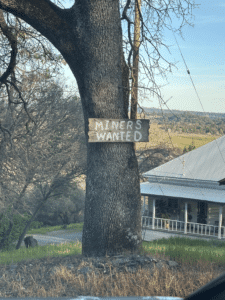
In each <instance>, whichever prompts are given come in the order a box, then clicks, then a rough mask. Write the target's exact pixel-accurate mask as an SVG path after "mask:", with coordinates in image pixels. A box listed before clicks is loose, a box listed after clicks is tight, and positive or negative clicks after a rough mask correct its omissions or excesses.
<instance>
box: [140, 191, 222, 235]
mask: <svg viewBox="0 0 225 300" xmlns="http://www.w3.org/2000/svg"><path fill="white" fill-rule="evenodd" d="M143 197H144V205H143V211H142V227H143V229H145V228H146V229H151V230H158V231H169V232H171V233H182V234H187V235H193V236H196V237H197V236H199V237H207V238H218V239H225V226H224V225H225V224H224V219H223V206H222V205H219V204H217V205H216V204H214V203H213V204H210V205H208V206H207V205H202V202H204V201H191V200H183V199H182V200H180V201H176V205H174V206H173V209H172V210H173V212H174V213H173V214H171V216H170V217H169V218H168V217H167V218H166V217H165V215H164V217H163V218H162V217H161V216H160V215H159V214H158V215H156V201H157V197H155V198H153V197H151V196H143ZM146 198H147V199H146ZM164 199H167V201H169V200H172V199H168V197H167V198H166V197H165V198H164ZM146 200H147V201H146ZM158 200H159V198H158ZM146 202H148V203H146ZM172 202H173V201H172ZM173 203H174V202H173ZM146 204H147V205H146ZM203 204H204V203H203ZM181 208H184V210H182V209H181ZM202 208H203V210H202ZM197 211H198V214H197ZM182 212H183V217H182ZM199 212H200V213H199ZM202 216H203V217H202ZM189 218H190V219H191V220H190V219H189ZM201 220H203V222H204V223H203V222H202V223H201V222H200V221H201Z"/></svg>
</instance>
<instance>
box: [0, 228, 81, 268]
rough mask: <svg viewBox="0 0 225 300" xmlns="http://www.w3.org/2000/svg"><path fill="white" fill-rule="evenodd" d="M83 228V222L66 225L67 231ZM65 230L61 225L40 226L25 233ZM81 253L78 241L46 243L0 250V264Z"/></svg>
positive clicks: (77, 230) (76, 230)
mask: <svg viewBox="0 0 225 300" xmlns="http://www.w3.org/2000/svg"><path fill="white" fill-rule="evenodd" d="M82 229H83V223H75V224H70V225H68V226H67V229H66V230H68V231H72V232H80V231H82ZM58 230H65V229H63V228H62V226H53V227H42V228H39V229H32V230H29V231H28V232H27V235H32V234H46V233H49V232H52V231H58ZM15 247H16V245H15ZM81 253H82V244H81V243H80V242H71V243H67V244H60V245H59V244H58V245H46V246H41V247H35V248H29V249H27V248H25V247H21V248H20V249H18V250H16V249H15V250H12V251H6V252H0V264H6V265H8V264H11V263H16V262H20V261H22V260H24V259H38V258H44V257H51V256H66V255H74V254H81Z"/></svg>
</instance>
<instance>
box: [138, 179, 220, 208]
mask: <svg viewBox="0 0 225 300" xmlns="http://www.w3.org/2000/svg"><path fill="white" fill-rule="evenodd" d="M140 186H141V195H153V196H154V195H155V196H167V197H173V198H183V199H193V200H204V201H209V202H216V203H223V204H225V190H224V189H221V190H218V189H207V188H199V187H191V186H181V185H173V184H165V183H155V182H144V183H141V185H140Z"/></svg>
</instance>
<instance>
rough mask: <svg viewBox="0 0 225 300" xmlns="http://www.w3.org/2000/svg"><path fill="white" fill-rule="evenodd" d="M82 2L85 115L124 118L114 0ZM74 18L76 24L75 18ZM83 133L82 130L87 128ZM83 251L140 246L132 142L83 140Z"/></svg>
mask: <svg viewBox="0 0 225 300" xmlns="http://www.w3.org/2000/svg"><path fill="white" fill-rule="evenodd" d="M93 2H95V1H89V2H88V3H87V4H86V9H87V10H86V17H83V18H82V19H80V20H79V21H80V22H81V24H80V28H82V30H84V31H85V34H84V35H85V38H83V39H82V46H81V48H82V49H83V50H82V53H84V54H85V56H84V58H83V60H82V64H83V66H82V67H81V69H80V73H79V74H76V73H75V76H76V78H77V82H78V87H79V91H80V95H81V100H82V104H83V109H84V116H85V125H86V130H87V126H88V118H115V119H123V118H127V110H126V109H125V107H127V105H124V101H123V89H122V88H121V87H122V64H121V57H122V55H123V53H122V34H121V22H120V15H119V6H118V2H117V1H109V0H101V1H98V6H99V7H101V9H98V10H96V9H95V7H96V3H93ZM79 21H78V22H79ZM86 137H88V135H87V131H86ZM87 146H88V153H87V179H86V180H87V181H86V199H85V212H84V228H83V238H82V254H83V255H85V256H102V255H106V254H107V253H118V252H120V251H123V250H129V251H130V250H133V251H135V250H137V248H138V246H139V245H140V244H141V199H140V182H139V173H138V164H137V159H136V156H135V151H134V147H133V143H88V144H87Z"/></svg>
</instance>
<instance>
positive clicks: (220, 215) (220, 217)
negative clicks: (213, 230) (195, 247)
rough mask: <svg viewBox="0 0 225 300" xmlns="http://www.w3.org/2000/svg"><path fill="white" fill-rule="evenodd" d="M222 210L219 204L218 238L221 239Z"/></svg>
mask: <svg viewBox="0 0 225 300" xmlns="http://www.w3.org/2000/svg"><path fill="white" fill-rule="evenodd" d="M222 211H223V206H220V211H219V228H218V239H221V226H222Z"/></svg>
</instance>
